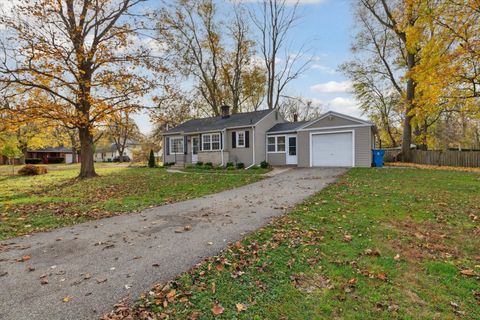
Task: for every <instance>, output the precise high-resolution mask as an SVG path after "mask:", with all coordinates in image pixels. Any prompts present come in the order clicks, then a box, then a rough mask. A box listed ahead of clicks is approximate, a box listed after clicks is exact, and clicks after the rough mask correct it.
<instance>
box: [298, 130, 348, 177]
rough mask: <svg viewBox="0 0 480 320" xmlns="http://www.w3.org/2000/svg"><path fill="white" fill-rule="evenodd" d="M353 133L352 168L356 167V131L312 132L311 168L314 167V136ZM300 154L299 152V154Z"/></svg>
mask: <svg viewBox="0 0 480 320" xmlns="http://www.w3.org/2000/svg"><path fill="white" fill-rule="evenodd" d="M335 133H351V134H352V166H351V167H352V168H353V167H355V130H342V131H327V132H310V167H313V136H315V135H320V134H335ZM297 153H298V152H297Z"/></svg>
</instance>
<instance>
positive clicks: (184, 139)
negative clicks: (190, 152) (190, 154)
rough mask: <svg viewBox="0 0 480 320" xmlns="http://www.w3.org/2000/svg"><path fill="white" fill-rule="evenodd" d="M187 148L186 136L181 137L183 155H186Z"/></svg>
mask: <svg viewBox="0 0 480 320" xmlns="http://www.w3.org/2000/svg"><path fill="white" fill-rule="evenodd" d="M187 146H188V143H187V136H183V153H184V154H187Z"/></svg>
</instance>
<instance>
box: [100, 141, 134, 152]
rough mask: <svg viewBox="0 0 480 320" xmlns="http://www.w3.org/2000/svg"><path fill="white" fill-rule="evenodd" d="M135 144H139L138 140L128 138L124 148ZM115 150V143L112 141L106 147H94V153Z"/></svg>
mask: <svg viewBox="0 0 480 320" xmlns="http://www.w3.org/2000/svg"><path fill="white" fill-rule="evenodd" d="M137 145H139V143H138V142H135V141H131V140H128V141H127V143H125V149H127V148H129V147H132V146H137ZM117 150H118V148H117V144H116V143H112V144H110V145H109V146H108V147H104V148H96V149H95V153H105V152H115V151H117Z"/></svg>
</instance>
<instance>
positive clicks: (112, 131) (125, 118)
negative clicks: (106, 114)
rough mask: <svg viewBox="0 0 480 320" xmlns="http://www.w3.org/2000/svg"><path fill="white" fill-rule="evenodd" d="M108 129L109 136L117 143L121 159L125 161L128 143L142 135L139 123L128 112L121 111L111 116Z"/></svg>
mask: <svg viewBox="0 0 480 320" xmlns="http://www.w3.org/2000/svg"><path fill="white" fill-rule="evenodd" d="M107 130H108V136H109V138H111V139H112V140H113V142H114V143H115V147H116V149H117V151H118V154H119V161H120V162H123V154H124V152H125V147H126V146H127V143H128V142H129V141H132V140H133V139H136V138H138V137H139V135H140V131H139V130H138V127H137V124H136V123H135V120H134V119H133V118H132V117H131V116H130V114H129V113H128V112H119V113H118V114H115V115H113V116H112V117H110V119H109V120H108V124H107Z"/></svg>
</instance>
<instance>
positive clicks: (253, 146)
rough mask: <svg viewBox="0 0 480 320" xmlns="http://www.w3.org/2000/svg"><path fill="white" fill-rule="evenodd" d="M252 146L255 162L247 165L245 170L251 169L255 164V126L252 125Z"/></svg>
mask: <svg viewBox="0 0 480 320" xmlns="http://www.w3.org/2000/svg"><path fill="white" fill-rule="evenodd" d="M252 148H253V157H252V158H253V159H252V160H253V162H252V165H250V166H248V167H246V168H245V170H246V169H250V168H251V167H253V166H254V165H255V127H252Z"/></svg>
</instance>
